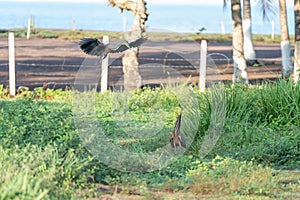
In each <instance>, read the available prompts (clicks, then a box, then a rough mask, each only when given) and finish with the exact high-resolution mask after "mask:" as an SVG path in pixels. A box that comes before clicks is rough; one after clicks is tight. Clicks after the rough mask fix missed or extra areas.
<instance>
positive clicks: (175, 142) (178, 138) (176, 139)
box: [170, 108, 186, 148]
mask: <svg viewBox="0 0 300 200" xmlns="http://www.w3.org/2000/svg"><path fill="white" fill-rule="evenodd" d="M181 115H182V110H181V108H180V113H179V115H178V117H177V120H176V123H175V126H174V130H173V131H172V136H171V139H170V143H171V146H172V147H173V148H176V147H178V146H181V147H184V148H186V144H185V139H184V137H183V135H182V134H181V132H180V126H181Z"/></svg>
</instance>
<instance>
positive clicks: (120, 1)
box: [108, 0, 149, 91]
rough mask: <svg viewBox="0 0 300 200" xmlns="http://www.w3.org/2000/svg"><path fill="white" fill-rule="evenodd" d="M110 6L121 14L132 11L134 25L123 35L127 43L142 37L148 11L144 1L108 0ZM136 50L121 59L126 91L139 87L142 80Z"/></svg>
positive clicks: (128, 52)
mask: <svg viewBox="0 0 300 200" xmlns="http://www.w3.org/2000/svg"><path fill="white" fill-rule="evenodd" d="M108 1H109V4H110V5H112V6H117V7H119V9H120V11H121V12H122V11H123V9H126V10H128V11H132V12H133V13H134V23H133V26H132V28H131V31H130V32H129V33H128V34H126V35H125V39H126V40H128V41H134V40H136V39H138V38H141V37H143V33H144V32H145V30H146V26H145V22H146V21H147V19H148V15H149V14H148V11H147V8H146V2H145V1H144V0H136V1H130V0H125V1H124V0H108ZM137 55H138V48H133V49H131V50H128V51H126V52H125V55H124V56H123V58H122V64H123V72H124V89H125V90H127V91H131V90H134V89H136V88H138V87H140V86H141V83H142V78H141V75H140V73H139V62H138V58H137Z"/></svg>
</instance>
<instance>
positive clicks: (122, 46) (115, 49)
mask: <svg viewBox="0 0 300 200" xmlns="http://www.w3.org/2000/svg"><path fill="white" fill-rule="evenodd" d="M145 41H146V39H145V38H143V37H141V38H139V39H137V40H135V41H133V42H130V43H128V42H127V41H126V40H121V41H119V42H117V43H115V44H110V45H109V49H110V51H109V52H110V53H120V52H123V51H126V50H127V49H130V48H135V47H139V46H140V45H141V44H143V43H144V42H145Z"/></svg>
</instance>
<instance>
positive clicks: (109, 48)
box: [79, 37, 146, 59]
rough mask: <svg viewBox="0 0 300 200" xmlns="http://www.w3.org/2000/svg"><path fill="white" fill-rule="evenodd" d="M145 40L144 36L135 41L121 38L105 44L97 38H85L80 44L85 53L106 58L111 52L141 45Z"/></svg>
mask: <svg viewBox="0 0 300 200" xmlns="http://www.w3.org/2000/svg"><path fill="white" fill-rule="evenodd" d="M145 41H146V39H145V38H143V37H142V38H139V39H137V40H135V41H133V42H128V41H127V40H120V41H118V42H116V43H108V44H104V43H102V42H100V41H99V40H98V39H97V38H83V39H81V41H80V42H79V46H80V48H81V50H82V51H83V52H84V53H86V54H88V55H92V56H99V57H102V58H103V59H104V58H106V56H107V55H108V54H109V53H120V52H123V51H126V50H128V49H131V48H135V47H139V46H140V45H141V44H142V43H144V42H145Z"/></svg>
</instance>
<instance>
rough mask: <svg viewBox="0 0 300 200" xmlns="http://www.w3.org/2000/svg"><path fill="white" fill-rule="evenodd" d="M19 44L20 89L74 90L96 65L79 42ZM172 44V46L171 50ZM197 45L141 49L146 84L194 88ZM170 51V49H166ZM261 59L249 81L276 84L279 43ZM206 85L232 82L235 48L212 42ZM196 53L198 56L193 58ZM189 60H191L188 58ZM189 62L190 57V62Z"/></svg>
mask: <svg viewBox="0 0 300 200" xmlns="http://www.w3.org/2000/svg"><path fill="white" fill-rule="evenodd" d="M15 44H16V71H17V86H29V87H31V88H33V87H39V86H42V85H43V83H44V82H46V83H48V84H49V85H51V87H55V88H64V87H65V86H72V85H73V84H74V81H75V77H76V74H77V72H78V70H79V68H80V67H82V65H85V64H86V63H89V62H97V59H96V58H92V57H90V56H86V55H85V54H83V53H82V52H81V51H80V49H79V47H78V41H67V40H60V39H38V38H37V39H31V40H26V39H20V38H17V39H16V41H15ZM170 44H171V45H170ZM168 48H174V49H177V50H178V49H183V50H188V51H189V52H190V54H189V55H187V56H186V55H183V56H182V55H178V54H176V53H172V51H170V50H169V49H168ZM197 48H198V46H197V45H195V43H193V44H192V43H189V42H178V43H174V42H173V43H172V42H167V41H166V42H151V48H142V49H141V52H140V55H139V57H140V58H139V61H140V72H141V76H142V78H143V81H142V82H143V84H144V85H147V84H151V85H159V84H161V83H167V82H168V81H170V77H171V80H173V81H174V82H183V81H185V80H186V78H187V77H191V78H190V81H191V82H192V83H197V82H198V79H199V75H198V74H199V70H198V69H197V68H198V66H199V60H197V59H194V58H197V57H198V54H199V52H195V51H197V50H199V49H197ZM166 49H168V50H169V52H168V50H166ZM255 49H256V53H257V58H258V59H259V60H261V62H262V63H264V66H261V67H249V68H248V73H249V79H250V80H252V81H256V80H257V81H259V80H262V79H273V78H276V77H278V76H279V74H280V62H281V58H280V46H279V44H267V43H256V44H255ZM208 53H209V54H210V55H211V58H212V59H213V61H214V62H212V61H211V60H209V61H208V71H207V80H208V82H210V81H217V80H223V81H230V80H231V78H232V73H233V67H232V60H231V59H230V58H231V57H232V49H231V43H216V42H209V43H208ZM195 54H197V55H195ZM189 56H190V57H189ZM7 58H8V44H7V39H6V38H0V84H4V85H7V84H8V64H7V63H8V60H7ZM189 58H191V59H190V60H189ZM227 58H228V59H227ZM122 77H123V72H122V68H121V54H115V55H111V57H110V69H109V85H110V86H111V87H118V86H120V85H122V84H123V79H122Z"/></svg>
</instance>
